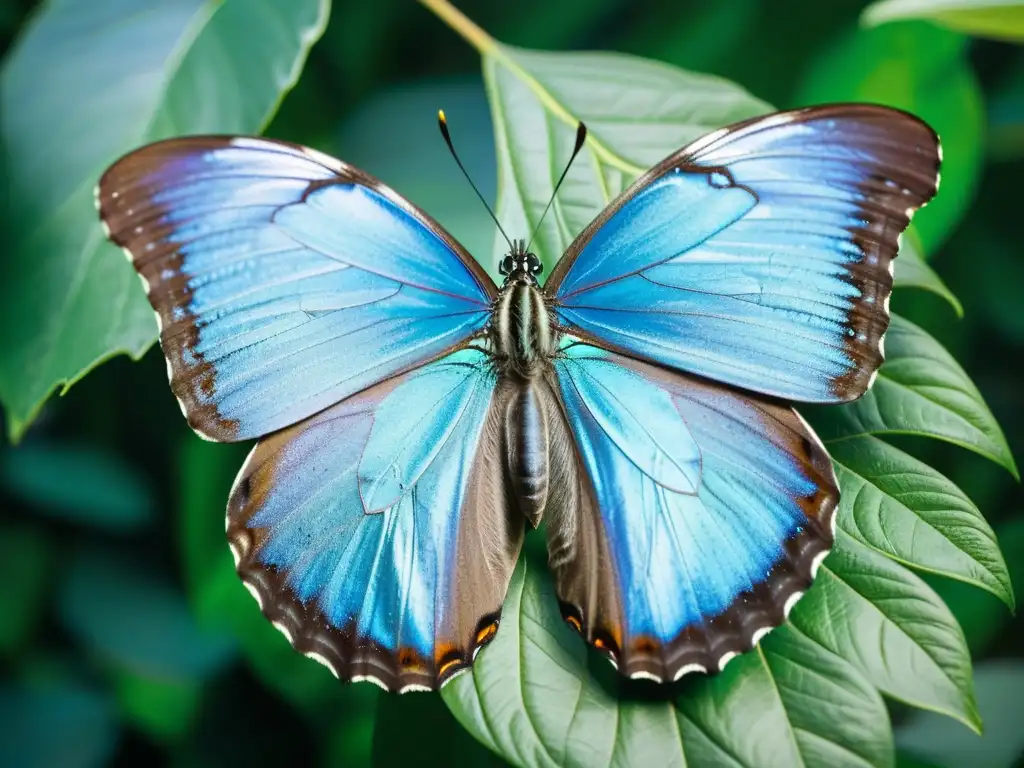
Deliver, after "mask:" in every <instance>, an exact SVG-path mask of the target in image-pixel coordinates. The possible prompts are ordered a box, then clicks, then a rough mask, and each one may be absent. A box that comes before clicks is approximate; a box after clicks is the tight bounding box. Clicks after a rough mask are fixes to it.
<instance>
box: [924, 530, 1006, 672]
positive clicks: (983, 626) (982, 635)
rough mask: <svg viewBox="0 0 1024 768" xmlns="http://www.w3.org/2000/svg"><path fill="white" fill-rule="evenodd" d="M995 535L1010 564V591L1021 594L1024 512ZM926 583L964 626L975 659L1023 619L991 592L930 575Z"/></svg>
mask: <svg viewBox="0 0 1024 768" xmlns="http://www.w3.org/2000/svg"><path fill="white" fill-rule="evenodd" d="M996 536H997V538H998V539H999V548H1000V550H1002V553H1003V556H1004V557H1005V558H1006V562H1007V565H1008V566H1009V570H1010V579H1011V581H1012V583H1013V592H1014V594H1016V595H1020V594H1024V515H1020V514H1019V513H1017V514H1016V516H1014V517H1013V518H1011V519H1010V520H1008V521H1007V522H1005V523H1003V524H1002V525H1000V526H999V527H998V528H997V529H996ZM929 583H930V584H931V586H932V588H933V589H934V590H935V591H936V593H938V595H939V597H941V598H942V601H943V602H944V603H945V604H946V605H948V606H949V610H950V611H952V613H953V615H954V616H955V617H956V620H957V623H959V624H960V626H961V627H963V630H964V635H965V636H966V638H967V646H968V647H969V648H970V649H971V656H972V657H974V658H976V659H977V658H980V657H982V656H984V655H986V654H987V653H988V652H989V651H990V649H991V648H992V646H993V645H995V644H996V643H998V641H999V639H1000V637H1007V636H1012V635H1013V632H1014V631H1016V630H1015V627H1016V626H1019V625H1020V623H1021V621H1022V619H1021V617H1020V616H1019V615H1018V616H1015V617H1012V619H1011V616H1010V615H1009V614H1008V613H1007V612H1006V606H1005V605H1004V604H1003V603H1002V602H1000V601H999V600H998V599H996V598H995V597H993V596H992V595H989V594H979V593H978V591H977V590H976V589H975V588H973V587H971V586H969V585H967V584H965V583H963V582H961V581H950V580H948V579H940V578H931V579H929ZM1011 621H1012V622H1013V625H1012V626H1010V627H1009V628H1008V627H1007V625H1008V624H1011ZM1007 633H1009V634H1007Z"/></svg>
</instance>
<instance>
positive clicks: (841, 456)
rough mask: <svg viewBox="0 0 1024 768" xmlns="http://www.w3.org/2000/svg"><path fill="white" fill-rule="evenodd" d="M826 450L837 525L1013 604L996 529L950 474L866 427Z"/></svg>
mask: <svg viewBox="0 0 1024 768" xmlns="http://www.w3.org/2000/svg"><path fill="white" fill-rule="evenodd" d="M829 452H830V453H831V455H832V461H833V462H834V463H835V465H836V475H837V477H838V478H839V486H840V488H841V490H842V496H841V498H840V507H839V519H838V525H839V527H840V528H841V529H842V530H844V531H846V532H847V533H848V534H850V536H852V537H853V538H855V539H857V540H858V541H860V542H861V543H862V544H866V545H867V546H869V547H872V548H873V549H875V550H877V551H879V552H881V553H882V554H884V555H888V556H889V557H891V558H893V559H894V560H896V561H897V562H900V563H902V564H903V565H910V566H913V567H916V568H920V569H922V570H926V571H930V572H932V573H937V574H940V575H943V576H948V577H950V578H953V579H959V580H960V581H965V582H967V583H969V584H974V585H975V586H978V587H981V588H982V589H985V590H987V591H989V592H991V593H992V594H993V595H995V596H996V597H998V598H999V599H1001V600H1002V601H1003V602H1004V603H1006V605H1007V606H1008V607H1009V608H1010V610H1011V611H1012V610H1013V605H1014V603H1013V587H1012V585H1011V584H1010V574H1009V573H1008V572H1007V570H1006V563H1005V562H1004V561H1003V556H1002V554H1001V553H1000V551H999V545H998V543H997V542H996V535H995V533H994V532H993V531H992V528H991V527H989V524H988V523H987V522H985V518H983V517H982V516H981V512H979V511H978V508H977V507H975V506H974V504H973V503H972V502H971V500H970V499H968V498H967V496H966V495H965V494H964V492H963V491H961V490H960V489H959V488H957V487H956V485H954V484H953V483H952V481H950V480H949V479H948V478H946V477H944V476H943V475H941V474H939V473H938V472H936V471H935V470H934V469H932V468H931V467H929V466H928V465H927V464H924V463H923V462H920V461H918V460H917V459H915V458H914V457H912V456H910V455H908V454H906V453H904V452H903V451H901V450H899V449H898V448H894V447H893V446H891V445H889V444H888V443H885V442H883V441H881V440H879V439H878V438H877V437H871V436H870V435H864V436H861V437H854V438H850V439H847V440H838V441H835V442H833V443H831V444H830V445H829Z"/></svg>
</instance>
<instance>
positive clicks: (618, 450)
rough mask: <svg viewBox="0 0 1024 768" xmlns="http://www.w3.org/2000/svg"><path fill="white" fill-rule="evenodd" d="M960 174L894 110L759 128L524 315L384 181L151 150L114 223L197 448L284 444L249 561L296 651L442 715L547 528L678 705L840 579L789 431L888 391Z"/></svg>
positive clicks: (823, 501)
mask: <svg viewBox="0 0 1024 768" xmlns="http://www.w3.org/2000/svg"><path fill="white" fill-rule="evenodd" d="M441 127H442V131H443V133H444V134H445V138H446V140H448V142H449V145H450V143H451V142H450V139H449V138H448V134H447V130H446V128H445V125H444V121H443V115H442V125H441ZM577 139H578V141H577V152H578V150H579V147H580V146H581V145H582V144H583V142H584V140H585V130H584V129H582V127H581V129H580V131H579V133H578V136H577ZM574 156H575V153H574ZM456 159H457V158H456ZM939 160H940V154H939V146H938V139H937V137H936V135H935V133H934V132H933V131H932V130H931V129H930V128H929V127H928V126H927V125H925V124H924V123H922V122H921V121H919V120H918V119H916V118H914V117H912V116H910V115H907V114H904V113H902V112H898V111H894V110H891V109H886V108H883V107H877V106H869V105H833V106H825V107H819V108H811V109H801V110H796V111H791V112H781V113H778V114H773V115H769V116H767V117H762V118H756V119H753V120H747V121H745V122H741V123H737V124H735V125H732V126H730V127H728V128H724V129H722V130H719V131H716V132H714V133H712V134H710V135H708V136H705V137H704V138H702V139H700V140H698V141H696V142H694V143H693V144H691V145H689V146H688V147H686V148H684V149H682V150H680V151H679V152H677V153H675V154H673V155H672V156H670V157H668V158H667V159H665V160H664V161H663V162H661V163H659V164H658V165H656V166H655V167H654V168H652V169H651V170H650V171H648V172H647V173H646V174H644V175H643V176H642V177H640V178H639V179H638V180H637V181H636V183H634V184H633V185H632V186H631V187H630V188H629V189H628V190H626V191H625V192H624V193H623V194H622V195H620V196H619V197H618V198H617V199H616V200H615V201H614V202H612V203H611V205H609V206H608V208H607V209H606V210H605V211H604V212H603V213H602V214H601V215H600V216H599V217H598V218H597V219H596V220H595V221H594V222H593V223H592V224H590V225H589V226H588V227H587V228H586V229H585V230H584V231H583V232H582V233H581V234H580V235H579V237H577V238H576V240H575V241H574V242H573V243H572V245H570V246H569V249H568V250H567V251H566V253H565V255H564V256H563V257H562V259H561V261H560V262H559V263H558V265H557V266H556V267H555V268H554V270H553V272H552V273H551V276H550V277H549V278H548V279H547V281H546V282H545V283H544V284H543V286H541V285H540V284H539V283H538V274H539V273H540V271H541V264H540V261H539V260H538V258H537V257H536V256H535V255H534V254H532V253H530V252H529V248H528V247H526V246H525V245H524V244H523V243H522V242H521V241H517V242H515V243H511V250H510V252H509V253H508V255H507V256H506V257H505V258H504V259H503V261H502V262H501V268H500V271H501V274H502V275H504V282H503V283H502V285H501V286H500V287H499V286H497V285H495V283H494V282H492V280H491V278H490V277H488V275H487V273H486V272H484V270H483V269H481V267H480V266H479V265H478V264H477V263H476V262H475V261H474V260H473V258H472V257H471V256H470V255H469V254H468V253H467V252H466V251H465V250H464V249H463V248H462V247H461V246H460V245H459V244H458V243H457V242H455V240H453V239H452V237H451V236H450V235H449V234H448V233H447V232H445V231H444V230H443V229H442V228H441V227H440V225H438V224H437V222H435V221H434V220H433V219H431V218H430V217H429V216H427V215H426V214H425V213H423V212H422V211H420V210H418V209H417V208H415V207H414V206H412V205H411V204H410V203H408V202H407V201H406V200H404V199H403V198H401V197H400V196H399V195H397V194H396V193H395V192H393V191H392V190H390V189H388V188H387V187H385V186H384V185H383V184H381V183H380V182H379V181H377V180H376V179H374V178H371V177H370V176H368V175H367V174H365V173H363V172H362V171H359V170H357V169H355V168H353V167H351V166H349V165H345V164H344V163H341V162H339V161H337V160H334V159H332V158H330V157H327V156H325V155H323V154H320V153H319V152H315V151H313V150H310V149H305V148H303V147H299V146H295V145H292V144H286V143H283V142H279V141H271V140H268V139H261V138H243V137H217V136H207V137H188V138H179V139H172V140H169V141H161V142H158V143H155V144H151V145H149V146H146V147H143V148H142V149H139V150H138V151H136V152H133V153H131V154H129V155H127V156H126V157H124V158H122V159H121V160H119V161H118V162H117V163H115V164H114V165H113V166H112V167H111V168H110V169H109V170H108V171H107V172H106V173H105V174H104V176H103V178H102V180H101V181H100V185H99V189H98V203H99V209H100V216H101V218H102V219H103V221H104V223H105V224H106V226H107V228H108V230H109V236H110V238H111V239H112V240H113V241H114V242H115V243H117V244H118V245H121V246H122V247H124V248H125V249H126V250H127V252H128V254H129V257H130V258H131V261H132V264H133V265H134V266H135V268H136V269H137V270H138V272H139V274H140V275H141V276H142V279H143V282H144V283H145V286H146V290H147V293H148V295H149V300H150V302H151V303H152V305H153V307H154V309H155V310H156V312H157V316H158V318H159V321H160V341H161V344H162V346H163V351H164V353H165V355H166V356H167V364H168V371H169V374H170V381H171V389H172V390H173V391H174V394H175V395H176V396H177V397H178V400H179V402H180V404H181V409H182V411H183V412H184V414H185V416H186V417H187V419H188V422H189V424H191V425H192V427H193V428H194V429H195V430H196V432H198V433H199V434H200V435H201V436H202V437H206V438H208V439H210V440H219V441H236V440H248V439H250V438H259V439H260V441H259V443H258V444H257V445H256V447H255V448H254V450H253V451H252V453H251V454H250V455H249V458H248V460H247V461H246V462H245V465H244V466H243V467H242V469H241V472H240V473H239V475H238V479H237V480H236V482H235V485H234V487H233V489H232V491H231V496H230V500H229V502H228V511H227V535H228V539H229V541H230V544H231V549H232V552H233V553H234V556H235V559H236V561H237V567H238V573H239V574H240V576H241V578H242V579H243V580H244V582H245V584H246V585H247V586H248V587H249V589H250V591H251V592H252V593H253V594H254V595H255V597H256V599H257V600H258V601H259V603H260V606H261V607H262V609H263V612H264V613H265V614H266V615H267V617H268V618H269V619H270V620H271V621H273V622H274V624H275V625H276V626H277V627H278V628H279V629H280V630H281V631H282V632H283V633H284V634H285V635H286V636H287V638H288V640H289V641H290V642H291V643H292V645H294V646H295V648H297V649H298V650H299V651H301V652H303V653H305V654H306V655H307V656H311V657H313V658H314V659H316V660H317V661H320V662H322V663H323V664H325V665H326V666H327V667H329V668H330V669H331V671H332V672H334V674H335V675H337V676H338V677H339V678H342V679H345V680H367V679H368V680H371V681H373V682H376V683H378V684H380V685H382V686H383V687H385V688H387V689H393V690H399V691H408V690H415V689H434V688H437V687H438V686H439V685H441V684H442V683H444V682H445V681H446V680H448V679H450V678H451V677H452V675H454V674H455V673H456V672H458V671H459V670H461V669H465V668H466V667H467V666H468V665H469V664H471V663H472V660H473V658H474V656H475V655H476V652H477V650H478V649H479V648H480V647H481V646H482V645H484V644H485V643H487V642H488V641H489V640H491V639H492V638H493V637H494V635H495V632H496V631H497V628H498V619H499V611H500V608H501V604H502V600H503V598H504V596H505V593H506V590H507V588H508V584H509V578H510V575H511V573H512V568H513V565H514V563H515V561H516V558H517V555H518V552H519V549H520V544H521V542H522V539H523V534H524V528H525V524H524V522H525V521H529V522H530V523H531V524H533V525H537V524H538V522H539V521H540V520H541V519H542V518H543V519H544V520H545V521H546V524H547V525H546V528H547V537H548V547H549V560H550V566H551V570H552V571H553V574H554V578H555V583H556V588H557V593H558V598H559V601H560V604H561V608H562V612H563V615H564V617H565V619H566V621H568V622H569V623H570V624H571V625H572V626H573V627H574V628H575V629H576V630H578V631H579V632H580V633H581V634H582V635H583V637H584V638H585V639H586V640H587V641H588V642H590V643H591V644H593V645H594V646H596V647H597V648H599V649H600V650H601V651H603V652H604V653H605V654H607V655H608V657H609V658H610V659H611V660H612V661H613V662H614V663H615V664H616V665H617V666H618V669H619V670H620V672H622V673H623V674H625V675H628V676H630V677H642V678H649V679H654V680H659V681H671V680H676V679H678V678H679V677H681V676H682V675H685V674H686V673H688V672H693V671H701V672H713V671H716V670H718V669H721V668H722V667H724V666H725V664H726V662H727V661H728V660H729V659H731V658H733V657H734V656H736V655H737V654H739V653H742V652H744V651H746V650H747V649H749V648H751V647H752V646H753V645H755V644H756V643H757V642H758V641H759V640H760V639H761V637H763V636H764V634H765V633H766V632H767V631H768V630H769V629H770V628H772V627H774V626H777V625H778V624H780V623H781V622H783V621H784V620H785V617H786V615H787V614H788V612H789V610H790V609H791V608H792V606H793V604H794V603H795V602H796V600H797V599H798V598H799V596H800V595H801V594H802V593H803V592H804V591H805V590H806V589H807V588H808V587H809V585H810V584H811V581H812V579H813V578H814V574H815V570H816V568H817V566H818V565H819V564H820V563H821V561H822V559H823V558H824V556H825V555H826V553H827V552H828V551H829V548H830V546H831V545H832V541H833V536H834V525H835V510H836V505H837V502H838V497H839V493H838V488H837V485H836V479H835V475H834V474H833V471H832V467H831V463H830V461H829V458H828V455H827V454H826V452H825V449H824V447H823V446H822V445H821V442H820V441H819V440H818V439H817V437H816V436H815V434H814V433H813V432H812V431H811V429H810V427H808V425H807V424H806V423H805V422H804V421H803V420H802V419H801V418H800V416H799V415H797V413H796V412H795V411H794V410H793V408H792V407H791V406H790V405H789V402H802V403H838V402H845V401H849V400H853V399H855V398H857V397H859V396H860V395H862V394H863V393H864V391H865V390H866V389H867V388H868V387H869V386H870V384H871V381H872V379H873V377H874V376H875V372H876V370H877V369H878V366H879V364H880V363H881V362H882V334H883V333H884V331H885V329H886V327H887V325H888V322H889V317H888V302H889V294H890V290H891V287H892V263H893V258H894V257H895V256H896V249H897V238H898V236H899V234H900V233H901V232H902V231H903V230H904V229H905V228H906V226H907V223H908V222H909V220H910V216H911V214H912V213H913V212H914V211H915V210H916V209H917V208H919V207H920V206H922V205H923V204H925V203H926V202H927V201H928V200H929V199H931V197H932V196H933V195H934V194H935V191H936V186H937V183H938V167H939ZM563 178H564V174H563Z"/></svg>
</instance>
